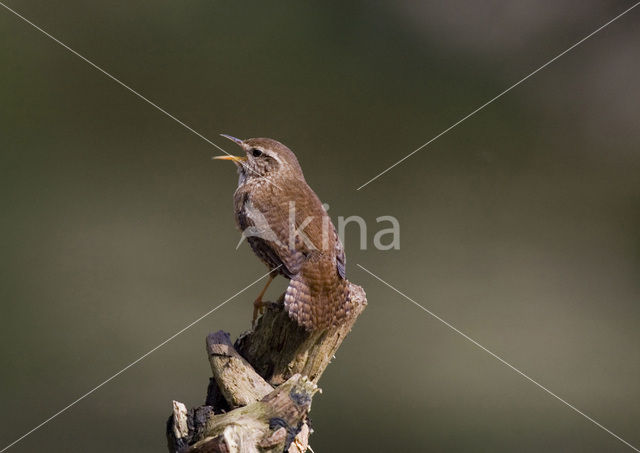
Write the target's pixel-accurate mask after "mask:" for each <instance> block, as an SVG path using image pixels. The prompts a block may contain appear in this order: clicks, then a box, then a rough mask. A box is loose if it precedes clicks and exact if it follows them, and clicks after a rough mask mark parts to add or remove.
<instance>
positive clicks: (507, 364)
mask: <svg viewBox="0 0 640 453" xmlns="http://www.w3.org/2000/svg"><path fill="white" fill-rule="evenodd" d="M357 266H358V267H359V268H360V269H362V270H363V271H365V272H366V273H367V274H369V275H371V276H372V277H374V278H375V279H376V280H378V281H380V282H381V283H383V284H384V285H386V286H388V287H389V288H391V289H392V290H394V291H395V292H396V293H398V294H400V295H401V296H402V297H404V298H405V299H407V300H408V301H409V302H411V303H413V304H414V305H415V306H417V307H418V308H420V309H421V310H423V311H425V312H426V313H427V314H429V315H431V316H432V317H434V318H435V319H437V320H438V321H440V322H441V323H443V324H444V325H445V326H447V327H448V328H450V329H451V330H453V331H454V332H456V333H458V334H460V335H461V336H463V337H464V338H465V339H467V340H469V341H470V342H471V343H473V344H474V345H476V346H477V347H479V348H480V349H482V350H483V351H484V352H486V353H488V354H489V355H491V356H492V357H493V358H495V359H498V360H499V361H500V362H502V363H503V364H504V365H506V366H508V367H509V368H511V369H512V370H513V371H515V372H516V373H518V374H519V375H520V376H522V377H524V378H525V379H527V380H528V381H530V382H532V383H533V384H535V385H537V386H538V387H539V388H541V389H542V390H544V391H545V392H547V393H548V394H549V395H551V396H553V397H554V398H555V399H557V400H558V401H560V402H561V403H563V404H565V405H566V406H568V407H569V408H571V409H573V410H574V411H575V412H577V413H578V414H580V415H582V416H583V417H584V418H586V419H587V420H589V421H590V422H591V423H593V424H594V425H596V426H597V427H598V428H601V429H603V430H604V431H606V432H607V433H609V434H610V435H612V436H613V437H615V438H616V439H618V440H619V441H620V442H622V443H623V444H625V445H626V446H627V447H629V448H631V449H632V450H635V451H636V452H638V453H640V450H638V449H637V448H636V447H634V446H633V445H631V444H630V443H629V442H627V441H626V440H624V439H623V438H622V437H620V436H618V435H617V434H616V433H614V432H613V431H611V430H610V429H608V428H606V427H605V426H603V425H602V424H600V423H598V422H597V421H595V420H594V419H593V418H591V417H589V416H588V415H587V414H585V413H584V412H582V411H581V410H580V409H578V408H577V407H575V406H574V405H573V404H571V403H569V402H568V401H567V400H565V399H562V398H561V397H559V396H558V395H556V394H555V393H553V392H552V391H551V390H549V389H548V388H546V387H545V386H543V385H542V384H540V383H539V382H538V381H536V380H534V379H533V378H530V377H529V376H527V375H526V374H525V373H524V372H522V371H520V370H519V369H517V368H516V367H515V366H513V365H511V364H510V363H509V362H507V361H506V360H504V359H503V358H502V357H500V356H499V355H497V354H495V353H494V352H492V351H490V350H489V349H487V348H485V347H484V346H482V345H481V344H480V343H478V342H477V341H476V340H474V339H473V338H471V337H470V336H469V335H467V334H466V333H464V332H462V331H461V330H459V329H457V328H456V327H454V326H453V325H451V324H450V323H448V322H447V321H445V320H444V319H442V318H441V317H440V316H438V315H436V314H435V313H433V312H432V311H431V310H428V309H426V308H425V307H423V306H422V305H420V304H419V303H418V302H416V301H415V300H413V299H412V298H410V297H409V296H407V295H406V294H404V293H403V292H402V291H400V290H399V289H397V288H396V287H394V286H392V285H391V284H390V283H388V282H386V281H384V280H383V279H381V278H380V277H378V276H377V275H376V274H374V273H373V272H371V271H370V270H368V269H366V268H365V267H364V266H361V265H360V264H357Z"/></svg>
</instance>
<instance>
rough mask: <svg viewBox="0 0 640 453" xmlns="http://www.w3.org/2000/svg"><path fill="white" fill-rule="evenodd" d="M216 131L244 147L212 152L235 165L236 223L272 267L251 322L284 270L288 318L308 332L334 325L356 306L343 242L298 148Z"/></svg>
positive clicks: (264, 139) (257, 252) (255, 305)
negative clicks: (307, 174) (239, 150)
mask: <svg viewBox="0 0 640 453" xmlns="http://www.w3.org/2000/svg"><path fill="white" fill-rule="evenodd" d="M221 135H222V136H223V137H225V138H227V139H229V140H231V141H232V142H234V143H235V144H237V145H238V146H240V148H242V150H243V151H244V153H245V155H244V156H233V155H230V154H229V155H224V156H216V157H214V158H215V159H220V160H228V161H231V162H233V163H235V165H236V167H237V170H238V187H237V189H236V191H235V192H234V195H233V208H234V216H235V221H236V224H237V226H238V228H239V229H240V231H241V232H243V237H246V239H247V242H248V243H249V245H250V246H251V249H252V250H253V252H254V253H255V254H256V255H257V256H258V258H260V260H262V262H264V263H265V264H266V265H267V267H268V268H269V271H270V272H269V277H268V279H267V282H266V285H265V286H264V288H263V289H262V291H260V293H259V294H258V297H257V298H256V300H255V302H254V310H253V322H254V323H255V321H256V318H257V316H258V312H262V310H263V308H264V302H263V301H262V298H263V297H264V294H265V292H266V290H267V288H268V287H269V285H270V284H271V282H272V281H273V279H274V278H276V277H277V276H278V275H282V276H284V277H285V278H287V279H289V285H288V286H287V289H286V292H285V295H284V308H285V310H286V312H287V313H288V315H289V317H290V318H291V319H293V320H294V321H295V322H296V323H297V324H298V325H300V326H302V327H304V329H305V330H307V331H318V330H326V329H328V328H331V327H336V326H339V325H340V324H341V323H342V322H343V321H344V320H345V319H346V318H347V317H348V316H349V315H350V313H351V312H352V311H353V306H352V302H351V298H350V294H349V281H348V280H347V278H346V257H345V253H344V247H343V245H342V242H341V241H340V238H339V237H338V234H337V232H336V228H335V226H334V224H333V223H332V222H331V219H330V218H329V215H328V214H327V211H326V209H325V207H324V205H323V204H322V202H321V201H320V199H319V198H318V196H317V195H316V193H315V192H314V191H313V190H312V189H311V187H309V185H308V184H307V182H306V180H305V178H304V174H303V172H302V168H301V167H300V164H299V162H298V159H297V158H296V156H295V154H294V153H293V151H291V150H290V149H289V148H288V147H286V146H285V145H283V144H282V143H280V142H279V141H277V140H274V139H271V138H249V139H245V140H241V139H238V138H235V137H232V136H230V135H226V134H221Z"/></svg>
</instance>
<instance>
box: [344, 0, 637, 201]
mask: <svg viewBox="0 0 640 453" xmlns="http://www.w3.org/2000/svg"><path fill="white" fill-rule="evenodd" d="M638 5H640V2H637V3H635V4H634V5H633V6H631V7H630V8H628V9H626V10H624V11H623V12H622V13H620V14H618V15H617V16H616V17H614V18H613V19H611V20H610V21H609V22H607V23H606V24H604V25H602V26H600V27H599V28H598V29H596V30H595V31H593V32H591V33H589V34H588V35H587V36H585V37H584V38H582V39H581V40H580V41H578V42H576V43H575V44H574V45H572V46H571V47H569V48H568V49H567V50H565V51H564V52H561V53H559V54H558V55H556V56H555V57H553V58H552V59H551V60H549V61H547V62H546V63H545V64H543V65H542V66H540V67H539V68H538V69H536V70H535V71H533V72H532V73H531V74H529V75H528V76H526V77H525V78H523V79H521V80H519V81H518V82H516V83H514V84H513V85H511V86H510V87H509V88H507V89H506V90H504V91H503V92H501V93H500V94H498V95H497V96H496V97H494V98H493V99H491V100H490V101H487V102H485V103H484V104H482V105H481V106H480V107H478V108H477V109H475V110H474V111H473V112H471V113H469V114H468V115H467V116H465V117H463V118H462V119H460V120H458V121H457V122H455V123H453V124H452V125H451V126H449V127H448V128H446V129H445V130H443V131H442V132H440V133H439V134H438V135H436V136H435V137H433V138H432V139H431V140H429V141H428V142H426V143H424V144H423V145H421V146H419V147H418V148H416V149H415V150H413V151H411V152H410V153H409V154H407V155H406V156H404V157H403V158H402V159H400V160H399V161H397V162H396V163H395V164H393V165H391V166H390V167H388V168H387V169H386V170H383V171H381V172H380V173H378V174H377V175H376V176H374V177H373V178H371V179H370V180H368V181H367V182H365V183H364V184H362V185H361V186H360V187H358V188H357V189H356V190H360V189H362V188H363V187H365V186H367V185H369V184H370V183H372V182H373V181H375V180H376V179H378V178H379V177H380V176H382V175H384V174H385V173H386V172H388V171H389V170H391V169H392V168H394V167H396V166H397V165H400V164H401V163H402V162H404V161H405V160H407V159H408V158H410V157H411V156H413V155H414V154H415V153H417V152H418V151H420V150H421V149H422V148H424V147H425V146H427V145H429V144H430V143H432V142H434V141H436V140H437V139H439V138H440V137H442V136H443V135H444V134H446V133H447V132H449V131H450V130H451V129H453V128H454V127H456V126H458V125H459V124H460V123H462V122H464V121H466V120H467V119H469V118H471V117H472V116H473V115H475V114H476V113H478V112H479V111H480V110H482V109H484V108H485V107H487V106H488V105H489V104H492V103H493V102H494V101H496V100H498V99H499V98H501V97H502V96H504V95H505V94H507V93H508V92H509V91H511V90H513V89H514V88H515V87H517V86H518V85H520V84H522V83H523V82H524V81H526V80H527V79H529V78H530V77H532V76H533V75H535V74H537V73H538V72H540V71H542V70H543V69H544V68H546V67H547V66H549V65H550V64H551V63H553V62H554V61H556V60H557V59H558V58H560V57H562V56H563V55H565V54H566V53H568V52H570V51H571V50H573V49H574V48H576V47H578V46H579V45H580V44H582V43H583V42H585V41H586V40H587V39H589V38H591V37H592V36H593V35H595V34H596V33H598V32H600V31H601V30H603V29H604V28H605V27H607V26H609V25H611V24H612V23H613V22H615V21H616V20H618V19H620V18H621V17H622V16H624V15H625V14H627V13H628V12H629V11H631V10H632V9H633V8H635V7H636V6H638Z"/></svg>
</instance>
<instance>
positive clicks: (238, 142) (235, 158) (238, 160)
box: [214, 134, 247, 165]
mask: <svg viewBox="0 0 640 453" xmlns="http://www.w3.org/2000/svg"><path fill="white" fill-rule="evenodd" d="M220 135H221V136H223V137H224V138H228V139H229V140H231V141H232V142H234V143H235V144H236V145H238V146H240V147H242V148H244V142H243V141H242V140H240V139H239V138H235V137H232V136H231V135H226V134H220ZM214 159H219V160H230V161H233V162H234V163H236V164H239V165H242V163H243V162H246V161H247V158H246V156H232V155H230V154H228V155H226V156H215V157H214Z"/></svg>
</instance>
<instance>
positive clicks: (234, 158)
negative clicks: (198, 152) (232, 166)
mask: <svg viewBox="0 0 640 453" xmlns="http://www.w3.org/2000/svg"><path fill="white" fill-rule="evenodd" d="M213 158H214V159H218V160H231V161H233V162H235V163H238V164H242V163H243V162H244V161H246V160H247V158H246V157H242V156H214V157H213Z"/></svg>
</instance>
